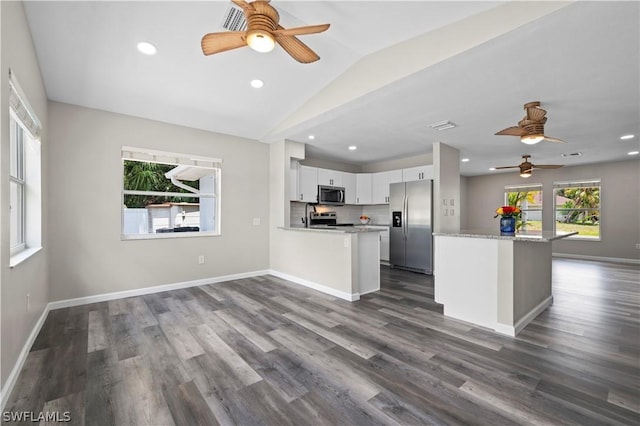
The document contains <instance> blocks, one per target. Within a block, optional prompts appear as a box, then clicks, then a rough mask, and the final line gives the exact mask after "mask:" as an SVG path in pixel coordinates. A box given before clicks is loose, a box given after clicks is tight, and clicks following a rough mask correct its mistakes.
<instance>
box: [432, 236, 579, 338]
mask: <svg viewBox="0 0 640 426" xmlns="http://www.w3.org/2000/svg"><path fill="white" fill-rule="evenodd" d="M575 234H576V232H574V233H569V234H565V235H553V232H551V231H542V232H540V231H538V232H529V233H519V234H516V235H515V236H504V235H500V233H499V232H497V231H496V232H493V231H487V230H481V231H461V232H460V233H451V234H449V233H434V234H433V235H434V244H435V250H434V266H435V268H434V287H435V288H434V291H435V293H434V297H435V301H436V302H438V303H441V304H442V305H444V314H445V315H446V316H450V317H453V318H457V319H460V320H463V321H467V322H470V323H473V324H477V325H480V326H483V327H487V328H490V329H493V330H494V331H496V332H498V333H501V334H506V335H508V336H515V335H516V334H518V333H519V332H520V331H521V330H522V329H523V328H524V327H525V326H526V325H527V324H528V323H529V322H531V321H532V320H533V319H534V318H535V317H536V316H538V315H539V314H540V313H541V312H542V311H544V310H545V309H546V308H547V307H549V306H550V305H551V304H552V303H553V296H552V293H551V244H552V242H553V241H554V240H557V239H560V238H565V237H568V236H571V235H575Z"/></svg>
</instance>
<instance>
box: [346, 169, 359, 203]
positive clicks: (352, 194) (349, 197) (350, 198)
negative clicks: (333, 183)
mask: <svg viewBox="0 0 640 426" xmlns="http://www.w3.org/2000/svg"><path fill="white" fill-rule="evenodd" d="M342 186H343V187H344V202H345V204H356V188H357V182H356V174H355V173H347V172H342Z"/></svg>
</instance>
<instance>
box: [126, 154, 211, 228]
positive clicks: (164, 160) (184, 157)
mask: <svg viewBox="0 0 640 426" xmlns="http://www.w3.org/2000/svg"><path fill="white" fill-rule="evenodd" d="M121 158H122V168H121V173H120V179H121V182H120V188H121V206H122V208H121V226H120V238H121V240H141V239H170V238H192V237H212V236H220V235H221V229H222V223H221V211H222V201H221V200H222V197H221V187H222V185H221V177H222V160H221V159H219V158H213V157H204V156H198V155H192V154H181V153H175V152H167V151H158V150H152V149H147V148H139V147H131V146H122V149H121ZM125 160H129V161H140V162H148V163H158V164H170V165H176V166H180V165H182V166H189V167H195V168H204V169H210V170H212V172H213V173H212V174H213V175H214V190H213V192H200V191H199V190H196V189H195V188H191V190H192V192H186V193H183V192H156V191H135V190H126V189H125V188H124V164H125ZM174 185H177V186H179V187H182V188H185V189H188V188H189V186H188V185H182V184H181V183H180V182H178V183H175V182H174ZM125 195H149V196H154V195H156V196H166V197H171V196H175V197H181V198H198V199H202V198H213V199H214V200H215V202H214V209H213V211H212V214H213V225H214V229H213V230H211V231H202V230H200V231H193V232H167V233H140V234H131V233H125V209H126V207H125V204H124V200H125ZM201 211H202V210H201V209H200V212H201Z"/></svg>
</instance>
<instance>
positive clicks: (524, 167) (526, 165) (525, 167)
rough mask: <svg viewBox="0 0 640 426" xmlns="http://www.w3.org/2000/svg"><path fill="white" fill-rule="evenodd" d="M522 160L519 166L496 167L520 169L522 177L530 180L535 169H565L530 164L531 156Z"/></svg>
mask: <svg viewBox="0 0 640 426" xmlns="http://www.w3.org/2000/svg"><path fill="white" fill-rule="evenodd" d="M522 158H523V159H524V161H523V162H522V163H520V164H519V165H517V166H502V167H495V169H496V170H498V169H520V177H523V178H528V177H531V172H532V171H533V170H534V169H559V168H560V167H564V166H563V165H562V164H532V163H530V162H529V158H531V156H530V155H527V154H525V155H523V156H522Z"/></svg>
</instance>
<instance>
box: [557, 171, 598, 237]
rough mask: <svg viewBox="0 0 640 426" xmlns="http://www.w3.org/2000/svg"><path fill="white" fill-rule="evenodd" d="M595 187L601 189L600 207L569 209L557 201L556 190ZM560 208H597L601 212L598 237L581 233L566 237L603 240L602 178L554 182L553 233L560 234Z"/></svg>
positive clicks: (564, 209) (590, 208)
mask: <svg viewBox="0 0 640 426" xmlns="http://www.w3.org/2000/svg"><path fill="white" fill-rule="evenodd" d="M593 187H598V189H599V193H600V195H599V203H598V207H597V208H595V207H589V208H578V209H575V208H574V209H567V208H561V207H559V206H558V205H557V202H556V198H557V197H556V190H558V189H567V188H593ZM558 210H563V211H566V210H597V211H598V212H599V216H598V229H599V231H598V236H597V237H589V236H582V235H580V234H577V235H571V236H569V237H566V238H565V239H567V240H569V239H571V240H580V241H601V240H602V220H601V219H602V218H601V217H600V216H601V215H602V180H601V179H599V178H598V179H583V180H574V181H562V182H554V183H553V235H558V233H557V226H556V225H557V220H556V217H557V216H556V215H557V212H558Z"/></svg>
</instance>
